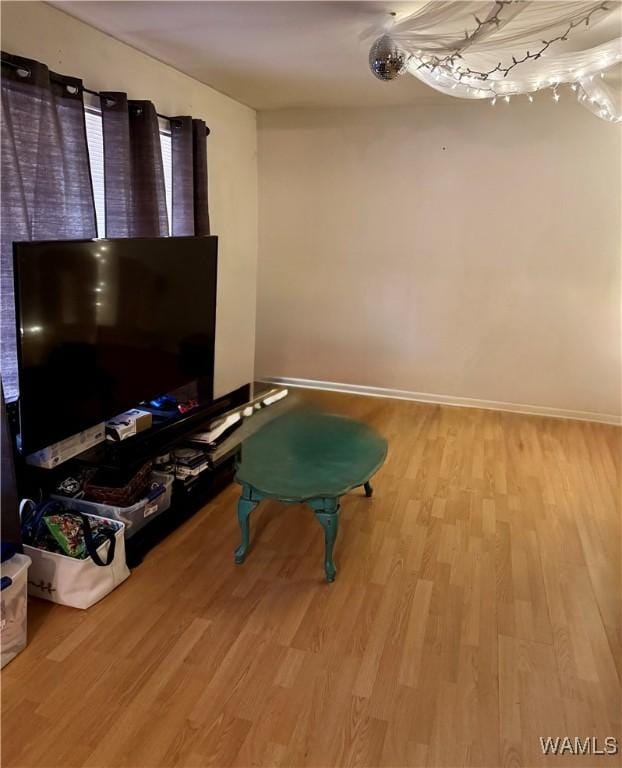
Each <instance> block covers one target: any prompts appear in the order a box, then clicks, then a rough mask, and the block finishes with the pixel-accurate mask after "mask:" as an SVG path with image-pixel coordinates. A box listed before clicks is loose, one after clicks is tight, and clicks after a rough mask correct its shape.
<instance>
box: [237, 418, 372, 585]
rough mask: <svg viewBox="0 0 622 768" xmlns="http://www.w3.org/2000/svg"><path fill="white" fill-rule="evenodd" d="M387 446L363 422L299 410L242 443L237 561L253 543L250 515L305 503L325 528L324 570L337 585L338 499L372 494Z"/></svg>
mask: <svg viewBox="0 0 622 768" xmlns="http://www.w3.org/2000/svg"><path fill="white" fill-rule="evenodd" d="M386 455H387V443H386V440H384V438H382V437H380V435H378V434H377V433H376V432H375V431H374V430H373V429H372V428H371V427H369V426H367V425H366V424H362V423H361V422H359V421H354V420H353V419H348V418H345V417H344V416H334V415H327V414H322V413H318V412H315V411H312V410H306V409H304V410H296V411H290V412H289V413H285V414H283V415H282V416H278V417H277V418H276V419H274V420H273V421H271V422H268V423H267V424H266V425H265V426H263V427H262V428H261V429H260V430H259V431H258V432H256V433H255V434H254V435H252V436H251V437H249V438H248V439H247V440H246V441H245V442H244V443H243V445H242V459H241V462H240V464H239V466H238V470H237V473H236V477H235V479H236V482H238V483H239V484H240V485H241V486H242V495H241V496H240V500H239V502H238V521H239V523H240V530H241V533H242V542H241V544H240V546H239V547H238V548H237V549H236V551H235V562H236V563H243V562H244V559H245V557H246V553H247V552H248V547H249V544H250V525H249V517H250V514H251V512H252V511H253V510H254V509H255V507H256V506H257V505H258V504H259V502H261V501H263V500H264V499H276V500H277V501H281V502H283V503H284V504H301V503H305V504H307V505H308V506H309V507H311V509H312V510H313V511H314V513H315V516H316V518H317V519H318V521H319V522H320V525H321V526H322V528H323V529H324V543H325V556H324V570H325V571H326V579H327V580H328V581H334V579H335V574H336V573H337V569H336V568H335V564H334V562H333V546H334V544H335V539H336V538H337V530H338V528H339V500H340V498H341V496H343V495H344V494H346V493H348V491H350V490H352V489H353V488H356V487H358V486H363V487H364V488H365V495H366V496H371V495H372V487H371V485H370V483H369V481H370V478H371V477H372V475H374V474H375V473H376V472H377V471H378V469H380V467H381V466H382V464H383V462H384V459H385V457H386Z"/></svg>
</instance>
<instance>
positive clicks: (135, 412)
mask: <svg viewBox="0 0 622 768" xmlns="http://www.w3.org/2000/svg"><path fill="white" fill-rule="evenodd" d="M152 421H153V417H152V416H151V414H150V413H149V411H140V410H139V409H138V408H132V410H131V411H126V412H125V413H120V414H119V415H118V416H115V417H114V419H109V420H108V421H107V422H106V439H108V440H114V441H118V440H127V438H128V437H133V435H136V434H138V432H144V430H145V429H149V427H150V426H151V424H152Z"/></svg>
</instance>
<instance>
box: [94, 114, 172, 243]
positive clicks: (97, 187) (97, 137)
mask: <svg viewBox="0 0 622 768" xmlns="http://www.w3.org/2000/svg"><path fill="white" fill-rule="evenodd" d="M84 116H85V120H86V139H87V143H88V147H89V159H90V162H91V178H92V180H93V195H94V197H95V216H96V217H97V236H98V237H106V198H105V194H104V137H103V131H102V117H101V112H100V111H99V109H97V108H96V107H87V108H86V109H85V115H84ZM160 147H161V148H162V165H163V167H164V187H165V190H166V215H167V217H168V229H169V232H172V226H171V212H172V210H173V154H172V152H171V134H170V131H168V130H166V129H164V130H160Z"/></svg>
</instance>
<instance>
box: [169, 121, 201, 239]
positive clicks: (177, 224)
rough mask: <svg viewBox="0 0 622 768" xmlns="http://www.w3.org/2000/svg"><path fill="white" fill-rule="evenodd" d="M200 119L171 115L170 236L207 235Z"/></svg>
mask: <svg viewBox="0 0 622 768" xmlns="http://www.w3.org/2000/svg"><path fill="white" fill-rule="evenodd" d="M208 134H209V128H207V127H206V125H205V122H204V121H203V120H193V119H192V118H191V117H186V116H180V117H173V118H171V147H172V154H173V211H172V222H173V235H209V234H210V225H209V207H208V196H207V135H208Z"/></svg>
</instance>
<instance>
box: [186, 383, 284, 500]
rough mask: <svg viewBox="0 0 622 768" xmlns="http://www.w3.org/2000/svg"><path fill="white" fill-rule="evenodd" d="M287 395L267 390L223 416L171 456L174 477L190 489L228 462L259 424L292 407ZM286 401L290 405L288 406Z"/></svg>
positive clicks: (195, 434) (196, 434)
mask: <svg viewBox="0 0 622 768" xmlns="http://www.w3.org/2000/svg"><path fill="white" fill-rule="evenodd" d="M287 395H288V391H287V389H284V388H282V387H273V388H269V389H266V390H264V391H263V392H262V393H261V394H260V395H258V396H257V397H255V398H253V400H251V401H250V402H249V403H247V404H246V405H244V406H242V407H240V408H236V409H234V410H231V411H228V412H227V413H224V414H222V415H221V416H220V417H219V418H218V419H216V420H215V421H213V422H212V423H211V424H209V426H208V428H207V429H205V430H201V431H198V432H195V433H194V434H193V435H191V436H190V438H189V439H188V440H187V441H185V442H184V444H183V445H182V446H181V447H178V448H176V449H175V450H174V451H173V453H172V457H171V458H172V460H173V466H174V472H175V477H176V478H177V479H178V480H182V481H183V482H184V484H185V485H191V484H193V483H194V482H195V481H196V480H197V478H198V477H199V475H200V474H201V473H202V472H204V471H205V470H206V469H213V468H214V467H217V466H218V465H219V464H220V463H221V462H223V461H225V460H227V459H228V458H230V457H231V456H232V455H233V454H235V453H236V452H237V451H238V450H239V448H240V445H241V444H242V442H243V441H244V440H245V439H246V438H248V437H249V436H250V435H251V434H253V432H256V431H257V430H258V429H259V428H260V427H261V426H262V424H265V423H266V421H268V420H270V419H272V418H274V416H277V415H279V414H280V413H281V412H282V411H283V410H284V408H288V407H289V406H290V403H291V404H292V405H293V402H292V401H293V398H287ZM285 398H287V400H288V401H289V402H288V403H287V404H286V403H285V402H284V401H285ZM277 404H278V405H277ZM268 410H269V411H270V413H269V414H268V413H267V411H268Z"/></svg>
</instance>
